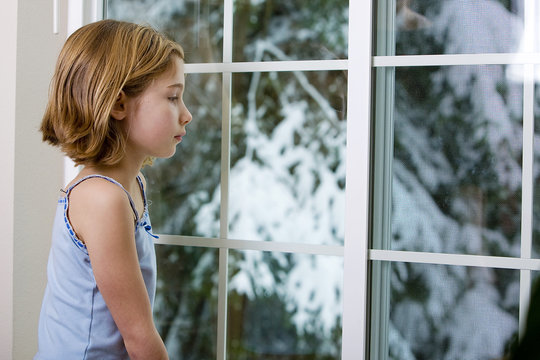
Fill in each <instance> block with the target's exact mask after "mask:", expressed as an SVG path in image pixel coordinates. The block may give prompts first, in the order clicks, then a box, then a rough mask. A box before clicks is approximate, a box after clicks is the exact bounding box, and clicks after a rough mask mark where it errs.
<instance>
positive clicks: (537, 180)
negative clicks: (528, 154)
mask: <svg viewBox="0 0 540 360" xmlns="http://www.w3.org/2000/svg"><path fill="white" fill-rule="evenodd" d="M535 70H536V72H537V74H536V79H535V80H536V81H537V82H538V79H540V67H539V66H537V67H536V68H535ZM533 146H534V170H533V173H534V183H533V244H532V245H533V246H532V253H533V257H535V258H538V257H540V86H538V85H537V86H536V87H535V98H534V145H533Z"/></svg>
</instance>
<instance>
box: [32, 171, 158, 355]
mask: <svg viewBox="0 0 540 360" xmlns="http://www.w3.org/2000/svg"><path fill="white" fill-rule="evenodd" d="M96 177H99V178H102V179H105V180H108V181H110V182H112V183H114V184H116V185H118V186H120V187H121V188H122V189H123V190H124V191H125V192H126V194H127V196H128V198H129V202H130V204H131V207H132V209H133V212H134V214H135V219H137V220H136V221H135V243H136V247H137V255H138V258H139V264H140V268H141V272H142V276H143V278H144V283H145V285H146V290H147V291H148V297H149V299H150V304H151V305H152V306H153V304H154V297H155V292H156V255H155V248H154V239H153V238H155V237H157V236H155V235H153V234H152V232H151V229H152V227H151V224H150V218H149V216H148V205H147V202H146V194H145V192H144V187H143V184H142V182H141V179H140V178H139V177H137V180H138V182H139V186H140V187H141V192H142V195H143V199H144V214H143V216H142V217H141V218H139V215H138V214H137V210H136V208H135V205H134V203H133V200H132V198H131V196H130V195H129V193H128V192H127V191H126V190H125V189H124V187H122V185H121V184H120V183H118V182H116V181H115V180H113V179H111V178H109V177H105V176H101V175H90V176H87V177H84V178H82V179H81V180H79V181H78V182H76V183H75V184H73V185H72V186H71V187H69V188H68V189H67V191H66V194H65V196H63V197H61V198H60V199H59V200H58V206H57V210H56V217H55V220H54V226H53V234H52V244H51V250H50V253H49V261H48V264H47V287H46V289H45V295H44V298H43V303H42V306H41V314H40V318H39V328H38V345H39V349H38V352H37V354H36V356H35V357H34V360H49V359H50V360H53V359H54V360H58V359H87V360H91V359H96V360H97V359H99V360H106V359H111V360H112V359H114V360H119V359H129V357H128V354H127V351H126V348H125V346H124V341H123V339H122V336H121V335H120V331H119V330H118V327H117V326H116V324H115V322H114V320H113V318H112V316H111V313H110V312H109V309H108V308H107V305H106V304H105V301H104V300H103V297H102V295H101V293H100V291H99V289H98V287H97V285H96V280H95V278H94V275H93V272H92V266H91V264H90V258H89V257H88V251H87V249H86V245H85V244H84V243H82V242H81V241H80V240H79V239H78V238H77V236H76V235H75V232H74V231H73V229H72V227H71V225H70V223H69V221H68V218H67V209H68V205H69V194H70V192H71V190H72V189H73V188H74V187H75V186H77V185H78V184H80V183H81V182H82V181H85V180H87V179H90V178H96ZM96 225H97V224H96Z"/></svg>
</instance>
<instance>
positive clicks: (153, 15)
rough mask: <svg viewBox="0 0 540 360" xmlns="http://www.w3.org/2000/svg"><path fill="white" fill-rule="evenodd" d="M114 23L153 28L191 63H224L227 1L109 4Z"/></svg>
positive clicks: (122, 0) (121, 0)
mask: <svg viewBox="0 0 540 360" xmlns="http://www.w3.org/2000/svg"><path fill="white" fill-rule="evenodd" d="M106 3H107V10H106V14H107V17H108V18H110V19H116V20H124V21H129V22H135V23H141V24H150V25H152V26H154V27H155V28H156V29H158V30H160V31H162V32H164V33H165V34H167V35H168V36H169V37H170V38H171V39H173V40H175V41H177V42H178V43H179V44H180V45H182V47H183V48H184V51H185V56H186V62H188V63H209V62H210V63H213V62H221V60H222V54H223V50H222V49H223V30H222V27H223V0H175V1H171V0H107V1H106Z"/></svg>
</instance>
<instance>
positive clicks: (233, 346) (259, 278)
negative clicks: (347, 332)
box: [227, 251, 343, 360]
mask: <svg viewBox="0 0 540 360" xmlns="http://www.w3.org/2000/svg"><path fill="white" fill-rule="evenodd" d="M229 274H230V280H229V281H230V282H229V300H228V321H227V326H228V329H227V358H228V359H230V360H251V359H262V360H264V359H275V360H279V359H281V360H289V359H311V360H319V359H339V358H340V354H341V319H342V295H341V294H342V291H343V287H342V286H343V284H342V278H343V258H341V257H333V256H322V255H302V254H286V253H269V252H259V251H231V253H230V268H229Z"/></svg>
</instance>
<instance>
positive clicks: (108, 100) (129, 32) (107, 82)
mask: <svg viewBox="0 0 540 360" xmlns="http://www.w3.org/2000/svg"><path fill="white" fill-rule="evenodd" d="M175 56H178V57H179V58H180V59H182V60H183V59H184V51H183V49H182V47H181V46H180V45H178V44H177V43H175V42H173V41H171V40H169V39H167V38H166V37H165V36H164V35H162V34H160V33H159V32H157V31H156V30H154V29H153V28H151V27H149V26H141V25H137V24H132V23H127V22H121V21H116V20H103V21H98V22H95V23H92V24H89V25H86V26H84V27H82V28H80V29H78V30H77V31H76V32H74V33H73V34H72V35H71V36H70V37H69V38H68V39H67V41H66V43H65V44H64V47H63V48H62V51H61V52H60V55H59V57H58V61H57V64H56V69H55V73H54V76H53V78H52V82H51V86H50V89H49V101H48V104H47V108H46V110H45V114H44V116H43V120H42V123H41V128H40V131H41V132H42V134H43V141H46V142H48V143H50V144H52V145H55V146H59V147H60V148H61V149H62V151H63V152H64V153H65V154H66V155H67V156H69V157H70V158H71V159H72V160H73V161H74V162H75V163H76V164H79V165H80V164H84V165H86V164H98V163H99V164H103V165H114V164H116V163H117V162H118V161H120V159H122V157H123V156H124V149H125V144H126V134H125V133H124V131H122V128H121V126H120V121H116V120H114V119H113V118H112V117H111V110H112V108H113V106H114V104H115V102H116V100H117V98H118V96H119V94H120V92H121V91H124V93H125V94H126V95H127V96H131V97H135V96H137V95H140V94H141V93H142V92H143V91H144V90H145V89H146V87H147V86H148V85H149V84H150V82H151V81H152V80H154V79H155V78H157V77H159V76H160V75H162V74H163V73H165V72H166V71H167V70H169V69H170V68H171V67H172V66H173V64H174V57H175Z"/></svg>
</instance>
